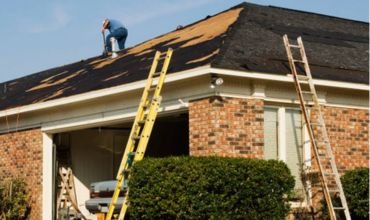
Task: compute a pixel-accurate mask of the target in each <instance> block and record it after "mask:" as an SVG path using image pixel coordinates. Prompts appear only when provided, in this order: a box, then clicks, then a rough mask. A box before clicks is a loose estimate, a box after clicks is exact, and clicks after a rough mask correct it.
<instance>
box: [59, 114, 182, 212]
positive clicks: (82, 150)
mask: <svg viewBox="0 0 370 220" xmlns="http://www.w3.org/2000/svg"><path fill="white" fill-rule="evenodd" d="M131 126H132V122H129V123H121V124H111V125H105V126H101V127H94V128H88V129H83V130H76V131H71V132H64V133H58V134H55V135H54V136H53V144H54V149H55V154H54V155H55V160H54V161H55V165H54V167H55V169H54V182H55V186H54V187H53V188H54V190H53V191H54V193H53V194H54V195H53V197H54V201H55V204H54V208H53V209H54V210H56V207H57V203H59V201H58V195H59V192H58V191H59V190H58V185H60V177H59V173H58V168H59V167H70V168H71V169H72V171H73V175H74V184H75V191H76V198H77V204H78V208H79V209H80V210H81V212H82V213H83V214H84V215H86V216H88V215H89V212H88V210H87V209H86V208H85V201H86V200H88V199H89V198H90V191H89V188H90V184H91V183H93V182H98V181H105V180H114V179H115V177H116V174H117V170H118V167H119V165H120V163H121V159H122V154H123V152H124V150H125V147H126V142H127V139H128V136H129V134H130V131H131ZM183 155H189V119H188V113H176V114H171V115H168V116H158V118H157V119H156V122H155V125H154V128H153V131H152V134H151V137H150V140H149V144H148V148H147V151H146V154H145V157H168V156H183ZM55 215H56V214H55V211H54V216H55Z"/></svg>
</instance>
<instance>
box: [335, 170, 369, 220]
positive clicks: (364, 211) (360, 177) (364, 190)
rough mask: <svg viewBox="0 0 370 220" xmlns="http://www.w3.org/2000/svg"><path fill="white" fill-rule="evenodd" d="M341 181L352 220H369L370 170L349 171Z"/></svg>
mask: <svg viewBox="0 0 370 220" xmlns="http://www.w3.org/2000/svg"><path fill="white" fill-rule="evenodd" d="M341 181H342V185H343V190H344V194H345V196H346V199H347V203H348V208H349V210H350V213H351V217H352V219H369V168H357V169H354V170H350V171H347V172H346V173H345V174H344V175H343V176H342V178H341Z"/></svg>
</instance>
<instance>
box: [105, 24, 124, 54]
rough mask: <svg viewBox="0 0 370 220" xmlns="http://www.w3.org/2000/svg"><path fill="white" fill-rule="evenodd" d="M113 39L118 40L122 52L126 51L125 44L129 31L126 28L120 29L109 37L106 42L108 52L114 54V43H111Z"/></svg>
mask: <svg viewBox="0 0 370 220" xmlns="http://www.w3.org/2000/svg"><path fill="white" fill-rule="evenodd" d="M111 37H114V38H116V40H117V42H118V47H119V49H120V50H122V49H125V42H126V39H127V29H126V28H124V27H122V28H118V29H117V30H115V31H113V32H112V33H110V34H108V35H107V37H106V40H105V42H106V44H107V50H108V52H112V42H111V41H110V38H111Z"/></svg>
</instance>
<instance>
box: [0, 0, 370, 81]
mask: <svg viewBox="0 0 370 220" xmlns="http://www.w3.org/2000/svg"><path fill="white" fill-rule="evenodd" d="M241 2H243V1H242V0H186V1H185V0H155V1H153V0H136V1H132V0H111V1H101V0H99V1H98V0H79V1H76V0H52V1H50V0H33V1H31V0H28V1H26V0H12V1H4V2H2V5H1V7H0V27H1V28H0V49H1V58H0V82H4V81H8V80H12V79H16V78H19V77H22V76H25V75H30V74H32V73H36V72H38V71H42V70H46V69H50V68H54V67H57V66H62V65H65V64H68V63H72V62H76V61H80V60H82V59H86V58H89V57H93V56H97V55H100V54H101V53H102V51H103V38H102V34H101V25H102V21H103V20H104V19H105V18H114V19H117V20H120V21H122V23H123V24H124V25H125V26H126V27H127V28H128V32H129V34H128V38H127V41H126V47H130V46H134V45H136V44H138V43H141V42H143V41H146V40H149V39H151V38H153V37H156V36H158V35H162V34H164V33H167V32H170V31H172V30H174V29H175V28H176V26H178V25H180V24H181V25H186V24H189V23H192V22H195V21H197V20H200V19H203V18H205V17H206V16H207V15H213V14H215V13H218V12H220V11H223V10H226V9H228V8H230V7H232V6H235V5H237V4H239V3H241ZM248 2H250V3H256V4H260V5H273V6H279V7H284V8H291V9H297V10H303V11H309V12H315V13H320V14H326V15H332V16H337V17H343V18H348V19H352V20H360V21H366V22H368V20H369V2H368V0H299V1H297V0H259V1H257V0H248Z"/></svg>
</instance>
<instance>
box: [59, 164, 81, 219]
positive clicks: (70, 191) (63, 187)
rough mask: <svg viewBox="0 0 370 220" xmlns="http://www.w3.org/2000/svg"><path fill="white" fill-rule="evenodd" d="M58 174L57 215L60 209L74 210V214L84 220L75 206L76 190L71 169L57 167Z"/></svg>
mask: <svg viewBox="0 0 370 220" xmlns="http://www.w3.org/2000/svg"><path fill="white" fill-rule="evenodd" d="M58 172H59V178H60V184H59V185H58V187H59V194H58V199H57V210H58V213H59V212H60V210H62V209H68V210H70V209H74V210H75V212H76V213H78V214H79V216H80V217H81V218H82V219H85V220H86V217H85V216H84V215H83V214H82V213H81V210H80V209H79V208H78V205H77V196H76V188H75V184H74V176H73V173H72V169H71V168H65V167H59V170H58ZM58 215H59V214H58ZM58 218H59V216H58Z"/></svg>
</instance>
